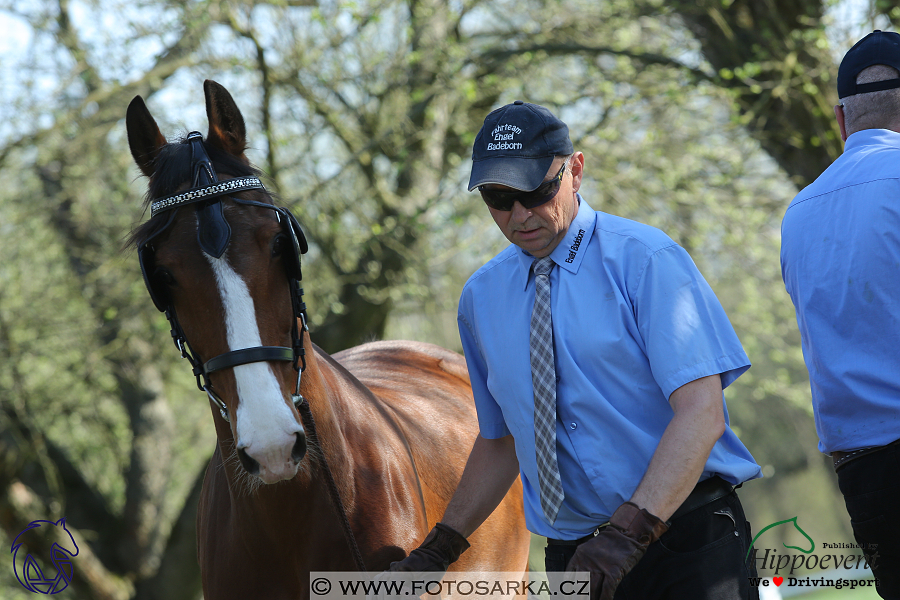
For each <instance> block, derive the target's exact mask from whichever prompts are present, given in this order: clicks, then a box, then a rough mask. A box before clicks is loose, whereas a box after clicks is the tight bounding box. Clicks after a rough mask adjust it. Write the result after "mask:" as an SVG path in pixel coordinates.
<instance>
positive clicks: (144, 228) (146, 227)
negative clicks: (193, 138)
mask: <svg viewBox="0 0 900 600" xmlns="http://www.w3.org/2000/svg"><path fill="white" fill-rule="evenodd" d="M205 146H206V152H207V154H208V155H209V159H210V160H211V161H212V163H213V168H214V169H215V170H216V172H217V173H228V174H229V175H233V176H234V177H244V176H248V175H255V176H257V177H259V176H260V175H261V173H260V171H259V169H257V168H255V167H253V166H252V165H250V164H248V163H246V162H244V161H243V160H241V159H240V158H238V157H236V156H234V155H232V154H229V153H228V152H225V151H224V150H220V149H218V148H216V147H215V146H213V145H211V144H205ZM154 163H155V169H154V171H153V176H152V177H151V178H150V185H149V188H148V190H147V193H146V194H145V195H144V202H143V208H144V212H146V211H147V209H148V208H149V207H150V204H151V203H152V202H153V201H154V200H156V199H157V198H162V197H163V196H168V195H169V194H174V193H175V192H176V191H178V188H179V186H181V185H183V184H184V182H185V181H189V180H190V179H191V177H193V173H191V146H190V144H189V143H188V141H187V135H186V134H185V135H184V136H183V137H182V138H181V139H180V140H178V141H177V142H174V143H170V144H166V145H165V146H163V147H162V148H160V149H159V153H158V154H157V155H156V159H155V161H154ZM176 210H177V209H176ZM168 220H169V215H168V214H167V212H165V211H164V212H162V213H160V214H158V215H156V216H155V217H151V218H150V220H148V221H147V222H146V223H143V224H141V225H138V226H137V227H135V228H134V229H132V230H131V233H130V234H129V235H128V237H127V238H126V240H125V244H124V249H125V250H128V249H131V248H137V247H139V246H140V245H141V244H142V243H143V242H144V241H145V240H147V239H149V238H150V237H152V236H153V235H154V234H156V233H157V231H158V230H159V229H160V228H161V227H163V226H165V224H166V223H167V222H168Z"/></svg>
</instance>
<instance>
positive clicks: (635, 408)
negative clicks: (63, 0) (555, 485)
mask: <svg viewBox="0 0 900 600" xmlns="http://www.w3.org/2000/svg"><path fill="white" fill-rule="evenodd" d="M579 200H580V206H579V208H578V213H577V214H576V216H575V219H574V220H573V222H572V224H571V225H570V227H569V229H568V231H567V233H566V236H565V238H564V239H563V240H562V241H561V242H560V244H559V245H558V246H557V247H556V248H555V249H554V250H553V252H552V253H551V255H550V256H551V258H553V260H554V262H555V264H556V265H557V266H556V267H554V269H553V271H552V272H551V274H550V282H551V311H552V321H553V340H554V341H553V344H554V355H555V362H556V375H557V422H556V433H557V457H558V461H559V467H560V474H561V476H562V483H563V490H564V493H565V499H564V500H563V504H562V507H561V509H560V512H559V516H558V517H557V520H556V522H555V523H553V524H551V523H548V522H547V521H546V520H545V517H544V515H543V512H542V510H541V505H540V491H539V488H538V477H537V463H536V459H535V445H534V391H533V389H532V384H531V365H530V359H529V338H530V333H529V323H530V320H531V311H532V308H533V306H534V277H533V275H532V274H531V272H530V268H531V263H532V262H533V260H534V259H533V257H532V256H531V255H529V254H527V253H526V252H524V251H523V250H521V249H520V248H518V247H516V246H513V245H511V246H509V247H507V248H506V249H505V250H503V251H502V252H501V253H500V254H498V255H497V256H496V257H495V258H493V259H492V260H491V261H490V262H488V263H487V264H486V265H484V266H483V267H482V268H481V269H479V270H478V271H477V272H476V273H475V274H474V275H472V277H471V278H470V279H469V281H468V282H467V283H466V285H465V287H464V288H463V292H462V297H461V299H460V305H459V315H458V317H459V330H460V337H461V339H462V344H463V349H464V351H465V355H466V362H467V363H468V367H469V375H470V378H471V380H472V389H473V393H474V396H475V403H476V407H477V409H478V420H479V425H480V427H481V435H482V436H484V437H486V438H498V437H503V436H505V435H508V434H510V433H511V434H512V435H513V437H514V439H515V443H516V444H515V445H516V455H517V456H518V459H519V468H520V471H521V476H522V483H523V485H524V489H525V516H526V521H527V523H528V528H529V529H530V530H531V531H533V532H534V533H537V534H539V535H543V536H546V537H550V538H555V539H576V538H578V537H581V536H584V535H586V534H587V533H589V532H590V531H591V530H593V529H594V528H595V527H596V526H597V525H599V524H601V523H603V522H605V521H607V520H608V519H609V516H610V515H611V514H612V513H613V512H614V511H615V509H616V508H617V507H618V506H619V505H621V504H622V503H623V502H625V501H627V500H628V499H629V498H630V497H631V495H632V494H633V493H634V491H635V489H636V488H637V485H638V483H639V482H640V480H641V478H642V477H643V475H644V473H645V472H646V470H647V467H648V466H649V464H650V459H651V457H652V456H653V453H654V451H655V450H656V447H657V446H658V444H659V441H660V439H661V437H662V434H663V431H664V430H665V428H666V426H667V425H668V424H669V421H670V420H671V419H672V416H673V412H672V408H671V406H670V405H669V402H668V398H669V396H670V394H671V393H672V392H673V391H674V390H676V389H678V388H679V387H681V386H682V385H684V384H686V383H689V382H691V381H694V380H696V379H699V378H701V377H706V376H708V375H715V374H721V376H722V385H723V387H725V386H728V385H729V384H731V383H732V382H733V381H734V380H735V379H737V378H738V376H740V374H741V373H743V372H744V371H746V370H747V369H748V368H749V366H750V363H749V361H748V359H747V355H746V354H745V353H744V350H743V348H742V347H741V344H740V341H739V340H738V338H737V335H736V334H735V332H734V329H733V328H732V326H731V323H730V322H729V321H728V317H727V316H726V315H725V312H724V310H723V309H722V307H721V305H720V304H719V301H718V299H717V298H716V296H715V294H714V293H713V291H712V290H711V289H710V287H709V285H708V284H707V283H706V281H705V280H704V279H703V276H702V275H701V274H700V272H699V271H698V270H697V268H696V266H695V265H694V263H693V261H692V260H691V258H690V256H689V255H688V254H687V252H685V251H684V249H682V248H681V247H680V246H678V245H677V244H676V243H675V242H673V241H672V240H671V239H670V238H669V237H668V236H666V235H665V234H664V233H662V232H661V231H659V230H658V229H655V228H653V227H649V226H647V225H642V224H640V223H636V222H634V221H629V220H627V219H623V218H620V217H616V216H612V215H608V214H605V213H602V212H595V211H594V210H593V209H591V207H590V206H588V205H587V203H586V202H585V201H584V200H583V199H581V198H580V196H579ZM723 406H724V396H723ZM725 419H726V423H727V422H728V413H727V410H726V411H725ZM712 475H718V476H720V477H722V478H723V479H725V480H727V481H729V482H731V483H733V484H738V483H741V482H743V481H746V480H748V479H752V478H754V477H759V476H760V469H759V466H758V465H757V464H756V463H755V462H754V460H753V457H752V456H751V455H750V453H749V452H748V451H747V449H746V448H745V447H744V445H743V444H742V443H741V442H740V440H739V439H738V438H737V436H736V435H735V434H734V432H733V431H732V430H731V428H730V427H726V430H725V433H724V434H723V435H722V437H721V438H720V439H719V440H718V442H716V444H715V446H714V447H713V450H712V453H711V454H710V457H709V460H707V462H706V466H705V468H704V474H703V476H702V477H701V479H705V478H707V477H710V476H712Z"/></svg>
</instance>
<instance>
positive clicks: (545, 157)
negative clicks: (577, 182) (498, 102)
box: [469, 100, 575, 192]
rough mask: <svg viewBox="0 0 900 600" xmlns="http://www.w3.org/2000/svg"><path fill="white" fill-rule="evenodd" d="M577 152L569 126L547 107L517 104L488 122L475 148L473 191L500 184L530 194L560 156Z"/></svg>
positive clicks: (506, 108) (487, 119) (496, 111)
mask: <svg viewBox="0 0 900 600" xmlns="http://www.w3.org/2000/svg"><path fill="white" fill-rule="evenodd" d="M574 151H575V150H574V148H573V147H572V142H571V140H569V128H568V127H567V126H566V124H565V123H563V122H562V121H560V120H559V119H557V118H556V117H555V116H554V115H553V113H551V112H550V111H549V110H547V109H546V108H544V107H543V106H538V105H537V104H529V103H528V102H522V101H521V100H516V101H515V102H513V103H512V104H507V105H506V106H503V107H501V108H498V109H497V110H495V111H493V112H492V113H491V114H489V115H488V116H487V117H486V118H485V119H484V125H483V126H482V127H481V131H479V132H478V135H477V136H476V137H475V146H474V147H473V148H472V175H471V176H470V177H469V191H470V192H471V191H472V190H474V189H475V188H476V187H478V186H479V185H485V184H488V183H496V184H501V185H508V186H509V187H511V188H513V189H517V190H522V191H524V192H530V191H532V190H534V189H536V188H537V187H538V186H539V185H541V183H543V181H544V177H546V176H547V171H549V170H550V165H551V164H552V163H553V159H554V158H555V157H556V156H566V155H569V154H572V153H573V152H574Z"/></svg>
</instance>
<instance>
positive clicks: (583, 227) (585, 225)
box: [516, 194, 597, 289]
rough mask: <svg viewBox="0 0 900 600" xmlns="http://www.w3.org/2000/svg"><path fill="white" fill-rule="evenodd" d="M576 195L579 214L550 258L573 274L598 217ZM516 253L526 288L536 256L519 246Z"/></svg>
mask: <svg viewBox="0 0 900 600" xmlns="http://www.w3.org/2000/svg"><path fill="white" fill-rule="evenodd" d="M576 195H577V197H578V214H576V215H575V218H574V219H572V223H571V224H570V225H569V229H568V231H566V235H565V236H563V239H561V240H560V241H559V245H557V246H556V248H554V249H553V252H551V253H550V258H552V259H553V262H554V263H556V264H557V265H559V266H560V268H563V269H565V270H566V271H569V272H570V273H572V274H573V275H574V274H576V273H578V268H579V267H580V266H581V261H582V260H583V259H584V254H585V251H586V250H587V246H588V243H589V242H590V241H591V236H592V235H593V234H594V223H595V221H596V219H597V213H596V212H595V211H594V209H593V208H591V207H590V206H588V203H587V202H585V201H584V198H582V197H581V194H576ZM516 255H517V256H518V257H519V273H520V274H521V281H522V289H525V288H526V287H528V278H529V276H530V275H531V264H532V263H533V262H534V256H532V255H531V254H529V253H528V252H525V251H524V250H522V249H521V248H518V247H517V248H516Z"/></svg>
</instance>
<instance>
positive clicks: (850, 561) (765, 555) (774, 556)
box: [745, 517, 879, 589]
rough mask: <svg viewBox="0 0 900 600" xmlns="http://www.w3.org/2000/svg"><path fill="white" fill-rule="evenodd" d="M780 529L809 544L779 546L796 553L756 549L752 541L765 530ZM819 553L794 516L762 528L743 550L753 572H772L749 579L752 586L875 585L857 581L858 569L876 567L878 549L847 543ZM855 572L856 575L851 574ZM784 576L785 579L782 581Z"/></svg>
mask: <svg viewBox="0 0 900 600" xmlns="http://www.w3.org/2000/svg"><path fill="white" fill-rule="evenodd" d="M780 526H792V527H793V528H794V529H795V530H796V531H797V532H798V533H800V535H801V536H802V537H803V538H805V539H806V542H809V545H808V547H807V544H806V542H801V543H802V545H801V546H789V545H788V544H785V543H782V546H784V547H785V548H786V549H788V550H796V551H798V552H799V554H792V553H788V552H784V551H781V552H780V551H779V549H778V548H757V547H756V541H757V540H758V539H759V538H760V536H762V535H763V534H764V533H766V532H767V531H769V530H771V529H774V528H776V527H780ZM821 549H822V550H823V551H829V552H821V553H817V552H815V550H816V542H815V541H814V540H813V539H812V537H810V536H809V534H808V533H806V532H805V531H803V528H801V527H800V525H799V524H798V523H797V517H792V518H790V519H785V520H783V521H776V522H775V523H772V524H770V525H766V526H765V527H763V528H762V529H761V530H760V531H759V533H757V534H756V537H754V538H753V541H752V542H751V543H750V548H749V549H748V550H747V554H746V555H745V560H747V561H753V562H754V563H755V565H756V569H757V572H759V573H764V572H766V571H769V572H772V577H771V579H769V578H765V577H751V578H750V585H753V586H755V587H759V586H768V585H770V582H771V584H772V585H774V586H775V587H781V585H782V584H787V585H786V586H785V587H834V588H836V589H841V588H850V589H854V588H857V587H867V586H872V585H875V586H877V585H878V580H877V579H875V580H871V579H869V580H860V578H859V575H858V573H859V570H860V569H866V568H870V567H871V566H872V565H877V561H878V558H879V555H878V549H877V547H876V545H875V544H872V545H871V547H865V548H863V547H861V546H860V545H859V544H847V543H823V544H822V548H821ZM842 549H847V550H850V551H852V550H860V551H861V553H855V552H852V553H848V552H843V553H839V552H830V551H831V550H842ZM816 570H819V572H816ZM797 571H802V572H803V575H802V576H800V575H797V576H794V575H795V572H797ZM851 571H856V573H857V574H856V575H854V574H853V573H851ZM785 575H786V576H787V578H785Z"/></svg>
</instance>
